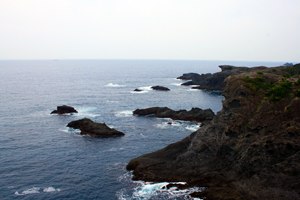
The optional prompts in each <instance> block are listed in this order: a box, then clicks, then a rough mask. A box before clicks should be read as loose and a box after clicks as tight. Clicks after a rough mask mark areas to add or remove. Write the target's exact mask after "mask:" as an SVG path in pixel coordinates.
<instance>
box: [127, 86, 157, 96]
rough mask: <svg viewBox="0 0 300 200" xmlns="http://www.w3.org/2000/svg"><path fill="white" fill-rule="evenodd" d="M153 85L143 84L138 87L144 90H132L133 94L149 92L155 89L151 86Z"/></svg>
mask: <svg viewBox="0 0 300 200" xmlns="http://www.w3.org/2000/svg"><path fill="white" fill-rule="evenodd" d="M151 87H152V86H143V87H138V88H137V89H139V90H142V91H139V92H138V91H130V93H132V94H143V93H148V92H149V91H151V90H153V89H152V88H151Z"/></svg>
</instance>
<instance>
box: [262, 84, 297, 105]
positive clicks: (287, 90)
mask: <svg viewBox="0 0 300 200" xmlns="http://www.w3.org/2000/svg"><path fill="white" fill-rule="evenodd" d="M291 91H292V83H291V82H289V81H287V80H283V81H280V82H279V83H277V84H274V85H273V86H272V87H271V88H270V89H269V91H268V93H267V96H268V97H269V98H270V100H272V101H279V100H280V99H283V98H285V97H288V96H290V94H291Z"/></svg>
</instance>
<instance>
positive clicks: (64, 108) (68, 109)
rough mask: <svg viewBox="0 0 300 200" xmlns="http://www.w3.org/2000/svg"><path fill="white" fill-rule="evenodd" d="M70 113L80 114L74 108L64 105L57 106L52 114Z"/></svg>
mask: <svg viewBox="0 0 300 200" xmlns="http://www.w3.org/2000/svg"><path fill="white" fill-rule="evenodd" d="M69 113H78V112H77V110H75V108H73V107H72V106H67V105H62V106H57V108H56V110H53V111H52V112H51V113H50V114H59V115H62V114H69Z"/></svg>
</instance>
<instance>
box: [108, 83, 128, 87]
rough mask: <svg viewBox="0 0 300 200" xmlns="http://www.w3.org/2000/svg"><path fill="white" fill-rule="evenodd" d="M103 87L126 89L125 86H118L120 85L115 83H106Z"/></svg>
mask: <svg viewBox="0 0 300 200" xmlns="http://www.w3.org/2000/svg"><path fill="white" fill-rule="evenodd" d="M105 87H115V88H117V87H126V85H120V84H117V83H108V84H106V85H105Z"/></svg>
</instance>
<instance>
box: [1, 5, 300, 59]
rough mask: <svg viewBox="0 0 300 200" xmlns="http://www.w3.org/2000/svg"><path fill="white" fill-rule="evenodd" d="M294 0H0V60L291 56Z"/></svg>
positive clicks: (298, 28)
mask: <svg viewBox="0 0 300 200" xmlns="http://www.w3.org/2000/svg"><path fill="white" fill-rule="evenodd" d="M299 10H300V0H0V59H89V58H93V59H204V60H248V61H251V60H256V61H299V60H300V59H299V58H300V56H299V52H300V50H299V49H300V48H299V47H300V12H299Z"/></svg>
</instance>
